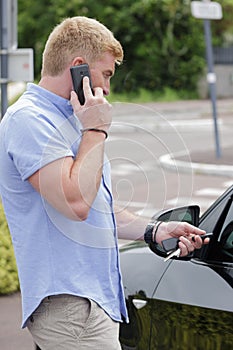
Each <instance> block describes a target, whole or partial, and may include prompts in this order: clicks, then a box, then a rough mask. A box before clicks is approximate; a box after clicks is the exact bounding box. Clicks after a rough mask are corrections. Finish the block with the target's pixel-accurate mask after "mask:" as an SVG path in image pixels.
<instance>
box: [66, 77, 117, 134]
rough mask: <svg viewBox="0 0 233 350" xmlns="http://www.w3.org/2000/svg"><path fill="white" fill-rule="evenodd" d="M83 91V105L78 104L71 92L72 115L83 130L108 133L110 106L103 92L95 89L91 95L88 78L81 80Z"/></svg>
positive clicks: (110, 119) (76, 98)
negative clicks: (78, 121) (89, 129)
mask: <svg viewBox="0 0 233 350" xmlns="http://www.w3.org/2000/svg"><path fill="white" fill-rule="evenodd" d="M83 90H84V96H85V104H84V105H81V104H80V102H79V100H78V97H77V95H76V93H75V92H74V91H71V98H70V102H71V105H72V107H73V110H74V114H75V115H76V116H77V117H78V119H79V120H80V122H81V124H82V127H83V129H87V128H96V129H102V130H105V131H108V129H109V127H110V125H111V122H112V115H111V109H112V106H111V104H110V103H108V101H107V100H106V98H105V97H104V94H103V90H102V89H101V88H100V87H96V88H94V95H93V93H92V91H91V88H90V85H89V78H88V77H84V78H83Z"/></svg>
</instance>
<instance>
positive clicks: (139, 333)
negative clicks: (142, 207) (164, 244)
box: [120, 186, 233, 350]
mask: <svg viewBox="0 0 233 350" xmlns="http://www.w3.org/2000/svg"><path fill="white" fill-rule="evenodd" d="M199 211H200V209H199V207H198V206H188V207H182V208H176V209H170V210H167V211H164V212H161V213H159V214H158V215H155V216H154V219H156V220H161V221H170V220H177V221H187V222H190V223H192V224H194V225H195V226H198V227H200V228H202V229H204V230H205V231H206V232H212V233H213V235H212V237H211V239H210V243H209V244H208V245H206V246H203V247H202V248H201V249H200V250H196V251H194V253H192V254H191V255H190V256H188V257H185V258H174V259H170V260H168V261H167V262H165V261H164V256H165V255H166V253H165V252H164V251H163V250H162V249H161V248H160V246H157V245H152V244H151V245H149V246H148V245H147V244H145V243H143V242H132V243H129V244H128V245H126V246H123V247H122V248H121V269H122V274H123V284H124V289H125V295H126V302H127V307H128V312H129V319H130V322H129V323H128V324H126V323H123V324H122V325H121V329H120V341H121V344H122V349H123V350H134V349H135V350H136V349H137V350H147V349H148V350H149V349H150V350H178V349H179V350H230V349H233V289H232V287H233V186H232V187H230V188H229V189H228V190H227V191H226V192H225V193H224V194H223V195H222V196H221V197H220V198H219V199H218V200H217V201H216V202H215V203H214V204H213V205H212V206H211V207H210V208H209V209H208V210H207V211H206V212H205V213H204V214H203V215H202V216H201V218H199Z"/></svg>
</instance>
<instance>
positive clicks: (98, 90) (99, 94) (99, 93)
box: [94, 87, 104, 97]
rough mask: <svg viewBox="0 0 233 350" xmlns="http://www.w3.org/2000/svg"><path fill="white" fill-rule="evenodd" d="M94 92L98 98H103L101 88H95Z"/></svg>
mask: <svg viewBox="0 0 233 350" xmlns="http://www.w3.org/2000/svg"><path fill="white" fill-rule="evenodd" d="M94 92H95V96H96V97H103V96H104V92H103V89H101V88H100V87H96V88H94Z"/></svg>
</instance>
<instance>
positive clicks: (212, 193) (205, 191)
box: [194, 187, 224, 197]
mask: <svg viewBox="0 0 233 350" xmlns="http://www.w3.org/2000/svg"><path fill="white" fill-rule="evenodd" d="M223 192H224V190H223V189H218V188H208V187H207V188H202V189H200V190H198V191H195V192H194V195H195V196H208V197H219V196H221V195H222V194H223Z"/></svg>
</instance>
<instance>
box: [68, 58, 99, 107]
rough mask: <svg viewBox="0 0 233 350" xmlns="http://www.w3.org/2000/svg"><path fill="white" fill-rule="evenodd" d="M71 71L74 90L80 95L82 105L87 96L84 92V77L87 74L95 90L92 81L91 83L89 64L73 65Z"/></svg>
mask: <svg viewBox="0 0 233 350" xmlns="http://www.w3.org/2000/svg"><path fill="white" fill-rule="evenodd" d="M70 73H71V77H72V81H73V87H74V91H75V92H76V94H77V95H78V99H79V102H80V104H81V105H84V103H85V96H84V93H83V77H85V76H87V77H88V78H89V81H90V87H91V90H92V92H93V88H92V83H91V75H90V71H89V66H88V64H86V63H85V64H80V65H78V66H73V67H71V68H70Z"/></svg>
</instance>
